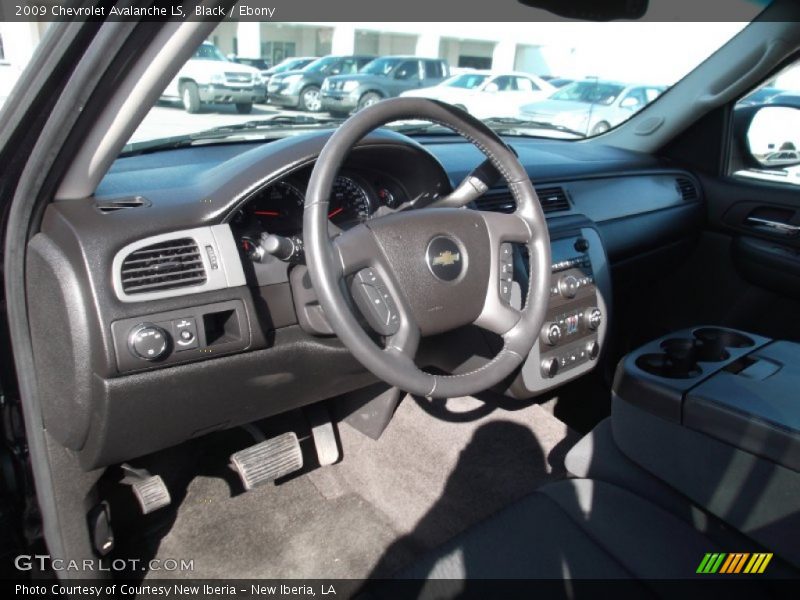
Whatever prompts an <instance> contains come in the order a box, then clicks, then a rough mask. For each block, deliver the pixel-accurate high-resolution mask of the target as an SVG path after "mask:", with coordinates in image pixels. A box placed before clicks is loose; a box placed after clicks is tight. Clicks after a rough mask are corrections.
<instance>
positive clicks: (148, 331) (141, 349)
mask: <svg viewBox="0 0 800 600" xmlns="http://www.w3.org/2000/svg"><path fill="white" fill-rule="evenodd" d="M169 344H170V338H169V334H168V333H167V332H166V331H165V330H164V329H162V328H161V327H159V326H158V325H153V324H152V323H140V324H139V325H137V326H136V327H134V328H133V329H132V330H131V332H130V334H129V335H128V348H129V349H130V351H131V353H132V354H133V355H134V356H135V357H137V358H141V359H143V360H158V359H160V358H164V356H166V354H167V352H168V351H169Z"/></svg>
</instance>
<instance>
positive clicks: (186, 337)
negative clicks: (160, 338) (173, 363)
mask: <svg viewBox="0 0 800 600" xmlns="http://www.w3.org/2000/svg"><path fill="white" fill-rule="evenodd" d="M172 330H173V331H174V332H175V351H176V352H181V351H182V350H191V349H192V348H197V323H196V322H195V320H194V318H192V317H189V318H184V319H175V320H174V321H173V322H172Z"/></svg>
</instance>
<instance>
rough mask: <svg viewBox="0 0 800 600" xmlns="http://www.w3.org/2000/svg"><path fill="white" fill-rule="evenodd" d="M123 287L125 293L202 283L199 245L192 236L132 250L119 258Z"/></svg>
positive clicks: (202, 269)
mask: <svg viewBox="0 0 800 600" xmlns="http://www.w3.org/2000/svg"><path fill="white" fill-rule="evenodd" d="M120 271H121V272H120V278H121V281H122V289H123V291H124V292H125V293H126V294H141V293H144V292H155V291H159V290H170V289H174V288H181V287H188V286H193V285H202V284H204V283H205V282H206V270H205V267H204V266H203V259H202V258H201V256H200V248H199V247H198V246H197V242H195V241H194V240H193V239H192V238H180V239H175V240H169V241H166V242H161V243H159V244H153V245H152V246H146V247H144V248H139V249H138V250H134V251H133V252H131V253H130V254H128V255H127V256H126V257H125V260H123V261H122V267H121V269H120Z"/></svg>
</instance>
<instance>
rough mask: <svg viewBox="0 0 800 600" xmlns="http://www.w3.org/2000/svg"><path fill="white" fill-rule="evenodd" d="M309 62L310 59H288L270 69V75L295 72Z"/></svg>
mask: <svg viewBox="0 0 800 600" xmlns="http://www.w3.org/2000/svg"><path fill="white" fill-rule="evenodd" d="M310 62H311V59H310V58H289V59H286V60H285V61H283V62H282V63H281V64H279V65H275V67H273V68H272V70H271V71H272V73H283V72H284V71H295V70H297V69H302V68H303V67H305V66H306V65H307V64H309V63H310Z"/></svg>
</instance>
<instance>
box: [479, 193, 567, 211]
mask: <svg viewBox="0 0 800 600" xmlns="http://www.w3.org/2000/svg"><path fill="white" fill-rule="evenodd" d="M536 194H537V195H538V196H539V201H540V202H541V203H542V210H544V212H546V213H550V212H558V211H562V210H569V200H567V194H566V192H565V191H564V188H562V187H548V188H536ZM475 204H476V206H477V208H478V210H488V211H492V212H501V213H512V212H514V210H515V209H516V202H514V198H513V197H511V195H510V194H509V193H508V192H506V191H502V192H499V191H498V192H494V193H492V192H489V193H488V194H485V195H484V196H481V197H480V198H478V200H476V202H475Z"/></svg>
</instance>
